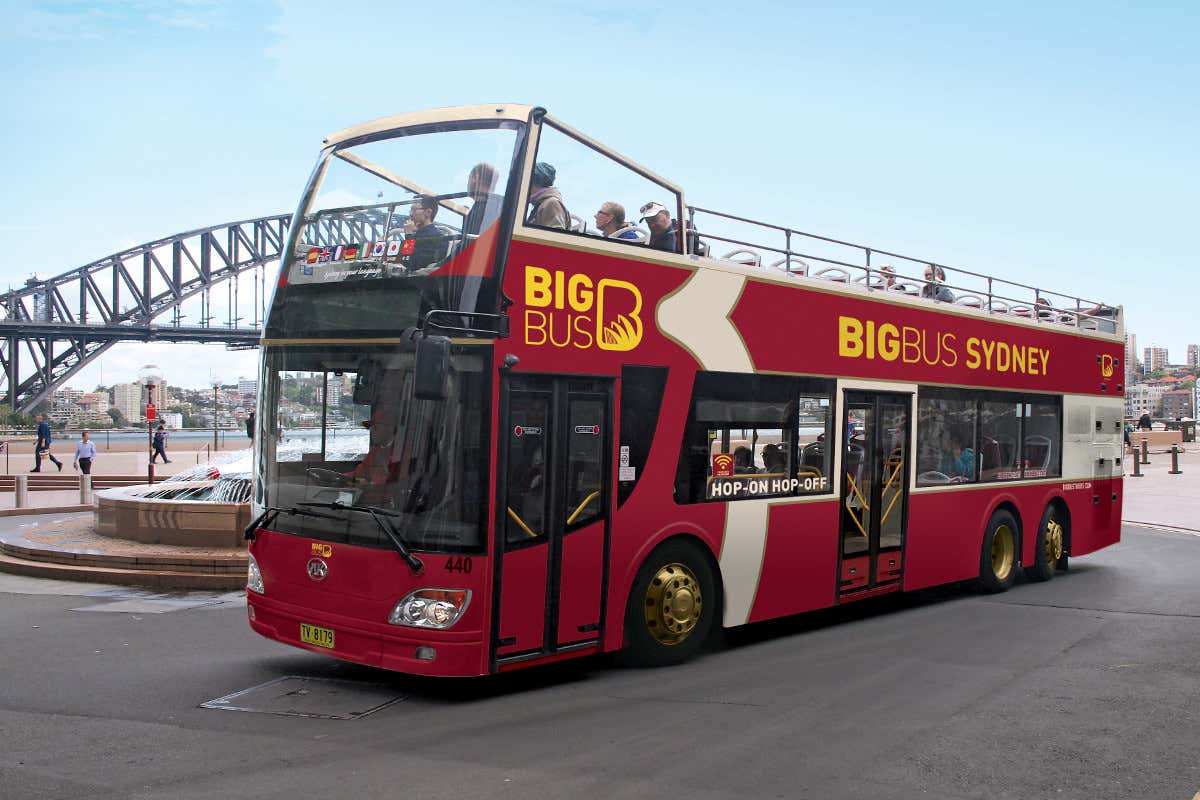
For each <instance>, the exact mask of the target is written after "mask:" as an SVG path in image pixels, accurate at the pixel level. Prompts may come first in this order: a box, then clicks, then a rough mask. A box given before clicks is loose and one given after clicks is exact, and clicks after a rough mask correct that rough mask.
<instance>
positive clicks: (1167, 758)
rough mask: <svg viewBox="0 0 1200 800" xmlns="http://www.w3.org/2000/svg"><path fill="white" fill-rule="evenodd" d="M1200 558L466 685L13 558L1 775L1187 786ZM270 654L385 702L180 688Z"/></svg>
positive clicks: (208, 598)
mask: <svg viewBox="0 0 1200 800" xmlns="http://www.w3.org/2000/svg"><path fill="white" fill-rule="evenodd" d="M1198 571H1200V537H1198V536H1192V535H1187V534H1181V533H1163V532H1157V531H1151V530H1146V529H1140V528H1133V527H1127V528H1126V529H1125V533H1124V541H1123V543H1122V544H1121V545H1119V546H1117V547H1114V548H1111V549H1110V550H1108V551H1106V552H1103V553H1099V554H1096V555H1094V556H1089V557H1087V558H1081V559H1076V560H1074V561H1073V562H1072V565H1071V572H1070V573H1069V574H1067V575H1060V576H1058V577H1057V578H1055V579H1054V580H1053V581H1052V582H1050V583H1049V584H1031V583H1021V584H1018V585H1017V586H1015V587H1014V588H1013V589H1012V590H1010V591H1009V592H1007V593H1006V594H1003V595H998V596H982V595H978V594H975V593H974V592H972V591H970V590H969V589H966V588H962V587H953V588H949V589H940V590H936V591H931V592H922V593H918V594H915V595H912V596H906V597H903V598H898V599H890V600H887V601H882V602H872V603H870V604H866V605H860V606H857V607H856V606H851V607H848V608H847V609H843V610H838V611H830V612H822V613H819V614H814V615H808V616H805V617H801V618H798V619H793V620H788V621H784V622H779V623H770V624H765V625H759V626H754V627H751V628H748V629H742V630H739V631H735V632H732V633H730V634H727V635H726V637H725V642H724V643H723V644H722V645H720V646H718V647H715V648H714V649H712V650H711V651H710V652H707V653H705V654H704V655H703V656H702V657H700V658H698V659H697V660H695V661H693V662H691V663H689V664H686V665H683V666H681V667H674V668H670V669H666V670H630V669H623V668H620V667H618V666H615V665H613V664H612V663H611V662H610V661H609V660H608V659H605V658H596V659H591V660H587V661H584V662H580V663H572V664H566V665H561V666H559V667H554V668H545V669H540V670H535V671H527V672H524V673H518V674H515V675H510V676H503V677H501V678H499V679H482V680H475V681H429V680H422V681H418V680H413V679H409V678H404V677H400V676H395V675H390V674H387V673H381V672H378V671H375V670H370V669H365V668H360V667H355V666H352V665H344V664H339V663H338V662H335V661H332V660H330V659H326V658H323V657H320V656H316V655H310V654H308V653H305V652H301V651H297V650H293V649H291V648H287V647H284V646H282V645H277V644H275V643H272V642H268V641H266V640H264V639H261V638H259V637H257V636H256V635H255V634H253V633H252V632H251V631H250V630H249V629H248V627H247V626H246V624H245V620H244V614H245V609H244V606H243V605H242V604H241V603H240V602H239V601H238V600H237V598H236V597H230V596H226V597H218V596H213V595H190V596H177V597H154V596H149V595H146V594H138V593H132V594H130V593H129V592H124V591H121V590H97V589H95V588H94V587H87V586H84V585H80V584H73V585H56V584H51V583H49V582H39V581H36V580H33V579H18V578H12V577H11V576H5V578H4V579H3V580H0V668H2V670H0V675H2V679H0V798H3V800H25V799H26V798H89V800H101V799H102V798H181V799H182V798H241V797H253V798H288V799H289V800H292V799H294V798H297V797H321V798H354V800H366V798H376V797H379V798H383V797H387V798H421V799H422V800H425V799H426V798H476V797H489V798H490V797H501V798H502V797H513V798H521V800H532V799H533V798H564V797H570V798H572V800H581V799H582V798H590V797H597V798H624V797H657V798H674V797H680V798H683V797H686V798H729V797H736V798H774V797H783V798H821V799H822V800H825V799H827V798H868V797H869V798H873V799H878V800H890V799H891V798H987V799H988V800H994V799H995V798H1043V797H1045V798H1080V799H1081V800H1082V799H1083V798H1086V799H1087V800H1096V799H1097V798H1138V799H1139V800H1147V799H1151V800H1160V799H1161V800H1167V799H1168V798H1179V800H1191V798H1193V797H1194V796H1195V795H1196V793H1197V791H1200V691H1198V689H1200V581H1197V580H1196V577H1195V576H1196V574H1197V572H1198ZM31 592H46V593H44V594H32V593H31ZM83 593H91V595H92V596H80V595H81V594H83ZM284 676H301V677H305V678H338V679H344V680H348V681H351V682H353V683H351V684H343V683H323V682H321V681H311V682H305V683H304V684H303V685H304V686H308V687H309V688H310V689H311V692H310V691H309V689H304V688H301V689H299V690H296V686H298V685H300V684H296V683H295V682H293V683H290V684H286V685H284V684H277V685H276V686H280V685H284V686H285V688H289V689H292V690H294V691H292V694H291V697H292V699H293V700H295V702H296V703H298V704H304V703H308V704H309V705H308V706H306V707H307V708H309V709H310V710H314V709H315V710H318V711H322V712H323V713H333V712H335V711H347V710H355V709H357V710H363V709H365V708H367V707H368V706H369V705H372V704H375V705H377V704H378V703H379V702H380V698H385V697H394V696H399V697H401V699H400V700H399V701H398V702H394V703H392V704H391V705H387V706H385V707H383V708H381V709H379V710H377V711H374V712H373V713H371V714H369V715H366V716H361V717H359V718H356V719H351V720H333V719H322V718H312V717H300V716H279V715H272V714H263V713H244V712H234V711H226V710H213V709H209V708H201V707H199V706H200V704H201V703H203V702H205V701H209V700H213V699H215V698H221V697H223V696H227V695H230V694H231V693H235V692H238V691H240V690H243V689H248V688H251V687H254V686H257V685H260V684H263V683H265V682H268V681H272V680H275V679H278V678H282V677H284ZM371 687H373V688H371ZM367 688H370V690H371V691H372V692H374V694H370V695H368V694H365V693H364V690H366V689H367ZM270 694H271V692H270V691H269V690H268V691H265V692H261V693H258V694H255V695H245V696H242V697H241V698H235V699H233V700H231V701H230V702H231V703H233V704H235V705H236V704H238V703H241V702H243V701H245V702H257V701H256V700H255V698H259V699H263V702H279V700H278V698H276V699H275V700H274V701H269V700H267V699H265V698H266V696H268V695H270Z"/></svg>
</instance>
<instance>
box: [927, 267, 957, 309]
mask: <svg viewBox="0 0 1200 800" xmlns="http://www.w3.org/2000/svg"><path fill="white" fill-rule="evenodd" d="M945 281H946V271H945V270H944V269H942V268H941V267H939V266H937V265H936V264H927V265H926V266H925V285H924V286H922V287H921V297H928V298H931V299H933V300H937V301H938V302H941V303H953V302H954V292H952V291H950V290H949V289H947V288H946V287H945V286H943V285H942V284H943V283H945Z"/></svg>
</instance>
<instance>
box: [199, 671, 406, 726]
mask: <svg viewBox="0 0 1200 800" xmlns="http://www.w3.org/2000/svg"><path fill="white" fill-rule="evenodd" d="M403 699H404V695H402V694H400V693H399V692H397V691H396V690H395V689H390V688H388V687H386V686H381V685H379V684H373V683H358V682H357V681H344V680H339V679H337V678H305V677H301V676H299V675H287V676H285V677H283V678H276V679H275V680H273V681H267V682H266V683H260V684H259V685H258V686H251V687H250V688H249V689H242V690H241V691H239V692H234V693H233V694H227V695H225V696H224V697H218V698H217V699H216V700H209V701H208V702H205V703H201V704H200V708H212V709H217V710H219V711H246V712H250V713H253V714H279V715H282V716H286V717H312V718H314V719H339V720H347V719H359V718H360V717H365V716H366V715H367V714H373V713H375V712H376V711H378V710H379V709H381V708H387V707H388V706H390V705H392V704H393V703H398V702H400V701H401V700H403Z"/></svg>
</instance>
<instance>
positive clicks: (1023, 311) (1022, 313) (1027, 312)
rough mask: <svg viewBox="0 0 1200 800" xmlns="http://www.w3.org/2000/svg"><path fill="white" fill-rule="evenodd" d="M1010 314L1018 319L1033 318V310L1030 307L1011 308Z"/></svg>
mask: <svg viewBox="0 0 1200 800" xmlns="http://www.w3.org/2000/svg"><path fill="white" fill-rule="evenodd" d="M1009 313H1011V314H1015V315H1016V316H1018V317H1025V318H1026V319H1032V318H1033V309H1032V308H1030V307H1029V306H1012V307H1011V308H1009Z"/></svg>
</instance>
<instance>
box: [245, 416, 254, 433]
mask: <svg viewBox="0 0 1200 800" xmlns="http://www.w3.org/2000/svg"><path fill="white" fill-rule="evenodd" d="M254 413H255V412H253V411H251V412H250V416H248V417H246V435H247V436H248V437H250V438H251V439H253V438H254Z"/></svg>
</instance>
